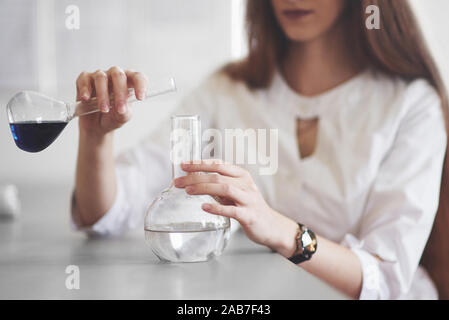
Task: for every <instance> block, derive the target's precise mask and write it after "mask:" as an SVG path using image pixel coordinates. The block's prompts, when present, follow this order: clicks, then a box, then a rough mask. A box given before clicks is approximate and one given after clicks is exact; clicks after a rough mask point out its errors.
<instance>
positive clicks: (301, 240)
mask: <svg viewBox="0 0 449 320" xmlns="http://www.w3.org/2000/svg"><path fill="white" fill-rule="evenodd" d="M317 248H318V243H317V239H316V236H315V233H313V231H312V230H309V228H307V227H305V226H304V225H302V224H300V223H298V233H297V234H296V251H295V253H294V254H293V255H292V256H291V257H290V258H288V260H290V261H291V262H293V263H294V264H298V263H301V262H304V261H307V260H309V259H310V258H312V256H313V254H314V253H315V252H316V249H317Z"/></svg>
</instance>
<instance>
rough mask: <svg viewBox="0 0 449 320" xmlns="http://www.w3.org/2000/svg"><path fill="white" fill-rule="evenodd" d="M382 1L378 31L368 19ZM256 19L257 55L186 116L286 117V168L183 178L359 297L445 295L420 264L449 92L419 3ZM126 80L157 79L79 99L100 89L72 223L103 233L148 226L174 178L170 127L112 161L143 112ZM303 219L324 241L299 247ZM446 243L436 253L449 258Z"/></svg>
mask: <svg viewBox="0 0 449 320" xmlns="http://www.w3.org/2000/svg"><path fill="white" fill-rule="evenodd" d="M371 4H374V5H377V6H378V8H379V9H380V18H381V25H380V30H367V29H366V28H365V14H364V12H365V9H366V7H367V6H368V5H371ZM247 24H248V35H249V54H248V57H247V58H246V59H244V60H243V61H241V62H238V63H233V64H230V65H228V66H226V67H225V68H224V69H223V70H221V71H220V72H217V73H216V74H214V75H212V76H211V77H210V78H209V79H207V81H205V82H204V83H203V84H202V85H201V86H200V87H199V88H198V89H197V90H196V91H195V92H193V93H192V94H191V95H190V96H189V97H188V98H187V99H186V100H185V101H184V103H183V104H182V106H181V107H180V109H178V110H177V113H179V114H181V113H188V114H200V115H201V117H202V120H203V123H205V127H206V128H207V127H211V128H219V129H224V128H279V150H278V151H279V169H278V171H277V173H276V174H275V175H272V176H260V175H258V173H257V171H255V170H252V169H251V168H247V169H244V168H241V167H238V166H235V165H231V164H213V163H209V162H203V163H201V164H184V165H183V166H182V168H183V169H184V170H185V171H187V172H216V173H218V174H219V175H218V176H216V175H187V176H185V177H182V178H178V179H177V180H175V181H174V183H175V186H177V187H179V188H185V189H186V192H187V193H189V194H209V195H212V196H218V197H220V198H221V199H222V200H223V201H222V203H221V204H218V205H217V204H204V205H203V209H204V210H205V211H207V212H209V213H211V214H219V215H224V216H228V217H231V218H234V219H236V220H237V221H238V222H239V223H240V225H241V226H242V228H243V230H244V231H245V233H246V234H247V235H248V237H249V238H250V239H252V240H253V241H255V242H257V243H260V244H263V245H266V246H268V247H270V248H272V249H273V250H275V251H277V252H278V253H280V254H281V255H283V256H284V257H286V258H292V259H291V260H292V261H295V262H299V264H298V265H299V266H300V267H302V268H304V269H305V270H307V271H308V272H310V273H312V274H314V275H316V276H318V277H320V278H321V279H323V280H324V281H326V282H328V283H329V284H331V285H333V286H334V287H336V288H338V289H339V290H341V291H342V292H344V293H345V294H347V295H348V296H350V297H352V298H356V299H357V298H360V299H378V298H380V299H400V298H436V297H437V292H436V289H435V286H434V283H433V282H432V280H431V278H430V277H429V275H428V274H427V272H426V270H425V269H424V268H423V267H422V266H419V262H420V259H421V256H422V253H423V250H424V247H425V245H426V242H427V239H428V236H429V234H430V232H431V228H432V224H433V221H434V218H435V214H436V212H437V208H438V200H439V199H438V196H439V191H440V184H441V177H442V168H443V160H444V157H445V151H446V132H445V121H444V119H445V112H446V110H445V108H446V106H447V100H446V96H445V94H444V91H443V85H442V82H441V80H440V77H439V75H438V73H437V71H436V68H435V65H434V63H433V62H432V59H431V58H430V56H429V54H428V52H427V50H426V48H425V46H424V44H423V40H422V39H421V38H420V36H419V32H418V29H417V27H416V24H415V22H414V19H413V17H412V14H411V13H410V9H409V6H408V4H407V2H406V1H405V0H404V1H402V0H401V1H400V0H398V1H389V0H377V1H375V0H371V1H345V0H310V1H309V0H303V1H299V0H298V1H293V0H290V1H289V0H271V1H268V0H267V1H260V0H249V1H248V8H247ZM108 86H109V87H111V88H112V91H113V92H114V95H115V97H116V101H115V105H114V106H113V108H112V111H111V112H109V113H108V111H109V109H110V107H111V106H110V104H109V101H108ZM127 86H131V87H134V88H135V90H136V94H137V97H138V98H141V97H143V95H144V94H145V90H146V86H147V81H146V78H145V76H144V75H142V74H140V73H136V72H134V71H122V70H121V69H120V68H117V67H113V68H111V69H109V70H108V71H106V72H103V71H96V72H94V73H86V72H84V73H82V74H81V75H80V76H79V78H78V80H77V92H78V98H79V99H82V100H87V99H89V98H90V97H92V96H93V92H95V93H96V96H97V97H98V103H99V106H100V108H101V110H102V111H103V114H97V115H92V116H88V117H82V118H81V119H80V122H79V125H80V139H79V153H78V163H77V174H76V188H75V193H74V201H73V203H74V205H73V218H74V221H75V223H76V224H77V225H78V226H79V227H85V228H86V227H87V228H88V230H90V231H91V232H96V233H100V234H115V233H120V232H121V231H123V230H124V229H126V228H128V227H132V226H135V225H138V224H139V223H141V215H142V213H143V212H144V211H145V207H146V205H147V204H148V199H149V198H151V196H153V195H155V194H156V193H157V192H158V191H159V190H160V189H161V188H162V187H163V186H164V185H166V184H167V183H168V181H167V176H166V175H164V173H167V172H169V169H168V167H165V165H166V164H167V165H168V163H169V161H168V160H167V152H166V147H162V146H163V143H164V142H163V141H164V140H166V139H167V134H153V135H152V136H150V137H149V138H148V139H147V140H146V141H144V142H143V143H141V144H140V145H139V146H137V147H136V148H134V149H132V150H130V151H127V152H125V153H123V154H122V155H121V156H120V157H119V158H118V159H117V161H116V162H114V160H113V131H114V129H116V128H118V127H120V126H121V125H123V124H124V123H126V122H127V121H128V120H129V119H130V109H129V108H128V106H127V105H126V103H125V97H126V92H127ZM443 110H444V112H443ZM165 126H166V125H165V124H164V126H162V127H165ZM161 130H162V129H161ZM298 148H299V150H298ZM444 181H445V180H444ZM444 181H443V186H444ZM443 192H444V189H443ZM442 199H443V200H445V199H446V198H442ZM442 202H444V201H442ZM444 213H445V212H442V211H441V210H440V212H439V215H438V217H443V218H441V219H444V217H445V216H444V215H443V214H444ZM442 221H443V220H442ZM298 223H301V225H304V226H307V227H308V228H310V230H313V231H314V232H315V234H316V238H314V239H313V240H314V241H316V242H317V243H318V248H317V250H316V252H315V249H316V247H313V246H309V247H307V246H305V247H301V245H302V243H301V242H300V241H298V239H301V237H303V236H304V235H305V234H306V229H305V228H304V227H300V226H298ZM307 235H308V236H310V237H313V234H312V233H307ZM433 238H435V239H437V240H438V239H439V238H438V236H436V237H433ZM434 242H436V244H433V245H431V244H432V241H431V242H429V245H431V248H430V249H429V250H428V251H429V252H431V255H429V258H428V259H427V260H428V261H430V262H434V261H435V257H438V256H439V254H440V251H438V250H439V248H438V242H441V241H434ZM312 254H313V255H312ZM293 257H294V258H293ZM298 257H299V259H298ZM432 270H438V269H432ZM435 279H439V278H437V277H435ZM446 288H447V287H446ZM443 289H444V288H443ZM440 294H444V290H440Z"/></svg>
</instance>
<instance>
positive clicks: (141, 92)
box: [139, 91, 146, 101]
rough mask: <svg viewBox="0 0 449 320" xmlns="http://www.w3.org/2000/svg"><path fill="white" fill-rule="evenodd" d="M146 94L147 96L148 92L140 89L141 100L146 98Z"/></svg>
mask: <svg viewBox="0 0 449 320" xmlns="http://www.w3.org/2000/svg"><path fill="white" fill-rule="evenodd" d="M145 96H146V94H145V91H139V100H142V101H143V100H145Z"/></svg>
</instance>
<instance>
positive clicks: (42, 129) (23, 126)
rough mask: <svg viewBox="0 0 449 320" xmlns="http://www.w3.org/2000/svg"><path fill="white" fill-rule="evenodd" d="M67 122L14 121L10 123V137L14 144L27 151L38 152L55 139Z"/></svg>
mask: <svg viewBox="0 0 449 320" xmlns="http://www.w3.org/2000/svg"><path fill="white" fill-rule="evenodd" d="M67 123H68V122H65V121H46V122H31V121H30V122H16V123H11V124H10V125H9V126H10V128H11V133H12V137H13V138H14V142H15V143H16V145H17V146H18V147H19V148H20V149H22V150H24V151H27V152H39V151H42V150H44V149H45V148H47V147H48V146H49V145H51V144H52V143H53V141H55V140H56V138H57V137H58V136H59V134H60V133H61V132H62V130H64V128H65V127H66V125H67Z"/></svg>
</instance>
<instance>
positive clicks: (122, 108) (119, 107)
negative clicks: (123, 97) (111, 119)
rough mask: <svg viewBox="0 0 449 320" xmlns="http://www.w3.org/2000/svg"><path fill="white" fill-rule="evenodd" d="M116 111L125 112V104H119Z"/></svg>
mask: <svg viewBox="0 0 449 320" xmlns="http://www.w3.org/2000/svg"><path fill="white" fill-rule="evenodd" d="M117 111H118V113H120V114H124V113H125V112H126V105H124V104H121V105H119V106H118V109H117Z"/></svg>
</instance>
